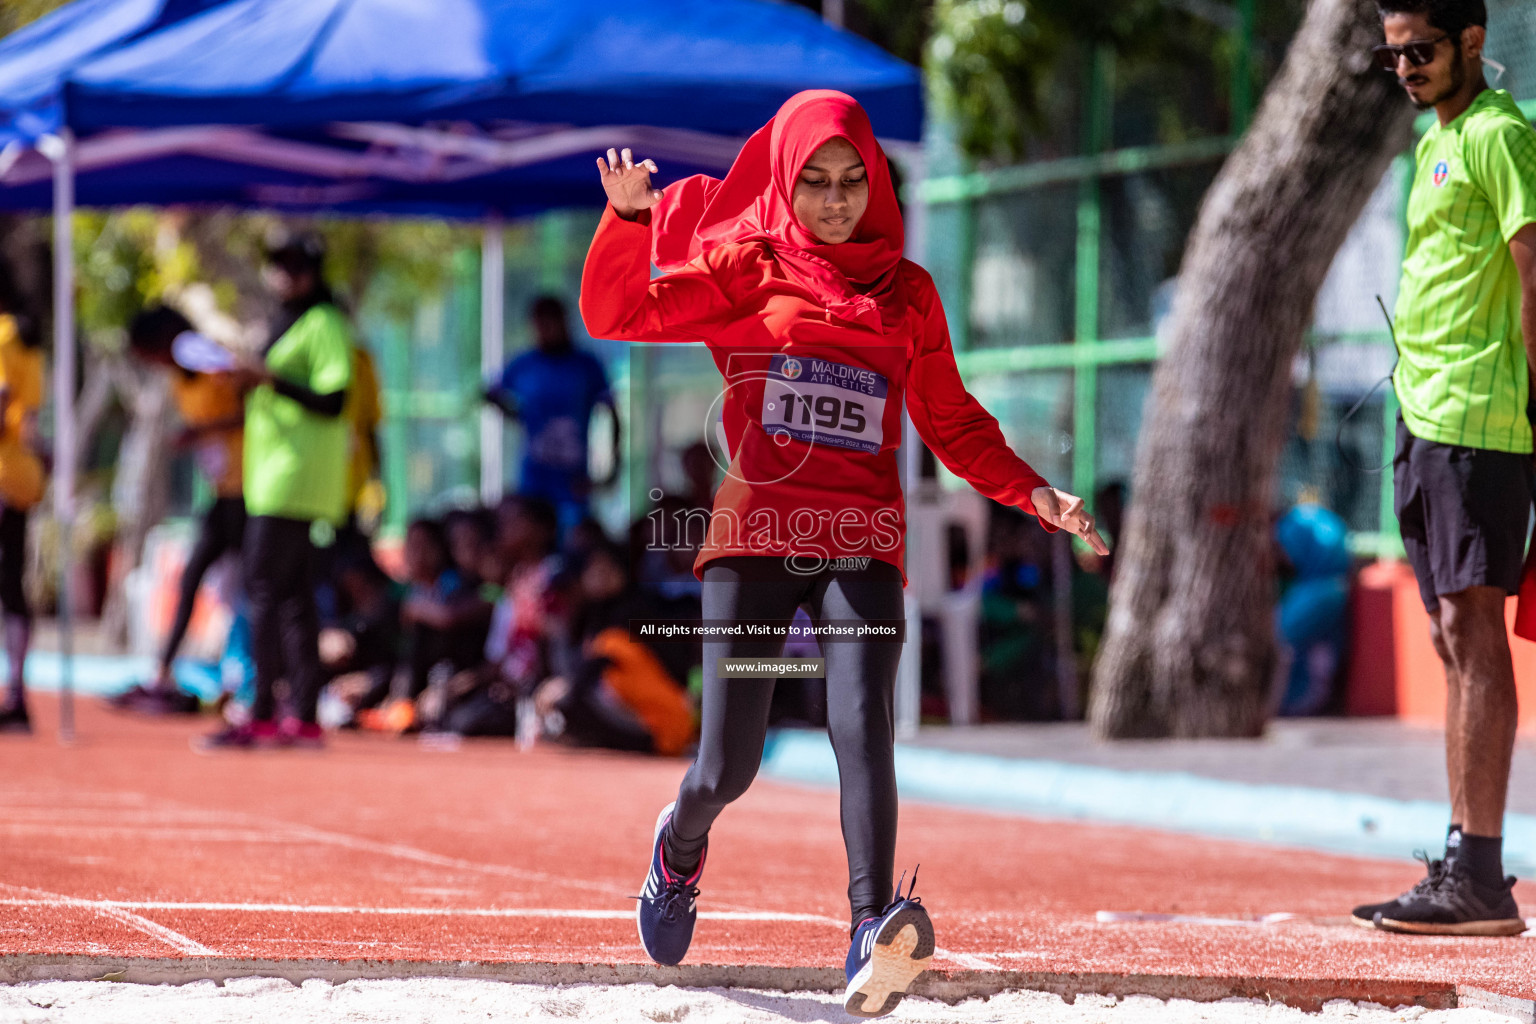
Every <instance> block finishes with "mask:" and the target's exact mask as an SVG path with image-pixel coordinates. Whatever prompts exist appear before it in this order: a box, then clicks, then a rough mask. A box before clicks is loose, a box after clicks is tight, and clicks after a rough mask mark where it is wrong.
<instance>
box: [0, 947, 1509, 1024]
mask: <svg viewBox="0 0 1536 1024" xmlns="http://www.w3.org/2000/svg"><path fill="white" fill-rule="evenodd" d="M253 977H259V978H282V979H284V980H287V981H290V982H293V983H294V984H300V983H302V982H304V981H308V980H311V979H318V980H323V981H328V982H331V983H340V982H345V981H354V980H359V979H375V980H376V979H401V978H454V979H473V980H481V981H501V982H508V983H513V984H538V985H642V984H648V985H657V986H667V985H675V986H678V987H683V988H737V989H759V990H766V991H779V992H838V991H841V990H842V988H843V973H842V971H840V970H838V969H836V968H829V967H768V966H753V965H747V966H740V965H727V964H686V965H682V966H678V967H658V966H654V965H649V964H579V963H535V962H487V961H469V960H361V959H359V960H325V959H307V960H278V959H265V958H241V957H195V956H193V957H163V958H152V957H111V956H95V955H77V954H31V953H28V954H16V955H11V956H0V983H3V984H17V983H22V982H37V981H115V982H124V983H129V984H141V985H184V984H187V983H189V982H194V981H213V982H216V983H219V984H223V983H224V982H225V981H228V980H231V979H235V978H253ZM1012 991H1038V992H1050V993H1052V994H1054V995H1058V996H1061V997H1062V998H1063V999H1065V1000H1066V1001H1067V1002H1072V1001H1073V1000H1074V999H1075V998H1076V997H1077V996H1079V995H1100V996H1113V997H1116V998H1124V997H1126V996H1133V995H1139V996H1152V997H1154V998H1157V999H1188V1000H1192V1001H1195V1002H1215V1001H1218V1000H1221V999H1228V998H1241V999H1262V1000H1266V1001H1269V1002H1277V1003H1283V1004H1285V1005H1287V1006H1293V1007H1295V1008H1297V1009H1299V1010H1305V1011H1308V1012H1315V1011H1317V1010H1319V1009H1321V1008H1322V1006H1323V1004H1325V1003H1327V1002H1330V1001H1332V1000H1335V999H1345V1000H1349V1001H1351V1002H1365V1003H1378V1004H1381V1005H1383V1006H1387V1007H1398V1006H1422V1007H1425V1008H1426V1009H1431V1010H1441V1009H1451V1008H1454V1007H1457V1006H1477V1007H1480V1008H1483V1009H1488V1010H1492V1011H1494V1012H1497V1013H1503V1014H1506V1015H1508V1016H1511V1017H1514V1018H1515V1019H1517V1020H1522V1021H1532V1022H1533V1024H1536V1003H1533V1002H1532V1001H1531V1000H1528V999H1515V998H1512V997H1508V996H1503V995H1499V994H1498V993H1493V992H1487V991H1485V990H1481V989H1474V988H1468V987H1464V986H1457V985H1455V984H1452V983H1449V982H1434V981H1414V980H1404V979H1359V978H1279V977H1276V978H1265V977H1219V976H1218V977H1201V976H1196V975H1176V974H1115V973H1109V972H1060V973H1058V972H1048V971H1007V970H997V971H983V970H947V971H946V970H935V971H929V972H928V973H926V974H924V975H923V976H922V977H920V978H919V979H918V980H917V983H916V985H914V987H913V990H912V994H913V995H917V996H924V997H927V998H930V999H939V1000H942V1001H944V1002H946V1003H950V1004H954V1003H958V1002H961V1001H962V1000H965V999H973V998H985V997H988V996H993V995H998V994H1000V993H1003V992H1012Z"/></svg>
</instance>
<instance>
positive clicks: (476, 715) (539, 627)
mask: <svg viewBox="0 0 1536 1024" xmlns="http://www.w3.org/2000/svg"><path fill="white" fill-rule="evenodd" d="M557 530H558V523H557V522H556V518H555V510H554V507H553V506H551V505H550V504H549V502H547V501H543V500H541V499H538V498H525V497H520V496H513V497H508V498H505V499H503V501H502V503H501V505H500V507H499V508H498V509H497V510H496V544H495V547H496V552H497V557H498V559H499V560H500V562H501V564H502V565H503V566H505V567H506V569H505V573H506V574H505V577H504V582H505V586H504V588H503V590H502V592H501V596H500V597H499V598H498V600H497V601H496V604H495V607H494V609H493V610H492V612H491V621H490V628H489V631H488V632H487V634H486V636H485V644H484V646H483V648H482V657H481V659H479V661H478V663H477V664H476V665H475V666H474V667H472V668H470V669H468V670H466V671H462V672H459V673H457V674H455V675H454V676H452V677H451V678H450V679H448V680H447V681H446V682H445V684H444V685H443V686H440V687H435V688H433V689H431V690H428V691H427V693H426V694H424V695H423V697H422V699H421V700H420V701H419V702H418V703H419V707H420V717H421V720H422V721H423V723H425V724H426V725H427V727H428V728H431V729H434V730H439V731H444V732H453V733H458V734H459V735H462V736H511V735H515V734H516V731H517V723H518V706H519V702H520V701H521V700H522V699H523V698H525V697H527V696H528V695H529V694H531V693H532V692H533V688H534V686H535V685H536V684H537V683H538V682H539V680H540V679H542V678H543V677H544V676H545V675H546V674H547V673H548V671H549V666H550V664H551V662H552V653H553V652H552V650H551V643H550V640H551V637H550V632H551V613H552V612H553V611H554V610H555V609H554V608H553V604H554V601H555V594H554V590H553V582H554V579H555V575H556V573H557V571H558V569H559V566H560V556H559V555H558V554H557V553H556V552H555V534H556V532H557Z"/></svg>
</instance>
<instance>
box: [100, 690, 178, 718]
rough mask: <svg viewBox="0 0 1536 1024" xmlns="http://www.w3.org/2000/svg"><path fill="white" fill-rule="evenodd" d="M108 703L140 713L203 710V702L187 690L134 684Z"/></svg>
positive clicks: (160, 713) (172, 713)
mask: <svg viewBox="0 0 1536 1024" xmlns="http://www.w3.org/2000/svg"><path fill="white" fill-rule="evenodd" d="M107 703H108V704H110V705H111V706H112V707H114V708H116V709H117V710H119V711H132V712H134V713H136V714H140V715H157V716H158V715H195V714H197V713H198V712H199V711H201V710H202V702H201V701H199V700H198V699H197V697H196V696H194V695H193V694H190V693H187V692H186V691H185V690H180V689H176V688H174V687H173V688H172V689H169V690H162V689H159V688H157V687H149V686H133V687H130V688H128V689H126V690H124V691H123V692H122V693H119V694H117V695H116V696H115V697H109V698H108V699H107Z"/></svg>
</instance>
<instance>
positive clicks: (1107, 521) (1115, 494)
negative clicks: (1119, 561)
mask: <svg viewBox="0 0 1536 1024" xmlns="http://www.w3.org/2000/svg"><path fill="white" fill-rule="evenodd" d="M1127 490H1128V488H1127V487H1126V486H1125V481H1123V480H1111V481H1110V482H1109V483H1106V484H1104V485H1103V486H1101V487H1100V488H1099V489H1098V490H1097V491H1095V492H1094V494H1093V515H1094V518H1096V519H1097V520H1098V521H1099V533H1100V534H1101V535H1102V536H1103V537H1104V539H1106V540H1108V541H1109V554H1107V555H1094V557H1095V558H1097V559H1099V567H1098V569H1097V570H1096V572H1097V573H1098V575H1100V576H1102V577H1104V579H1106V580H1112V579H1114V578H1115V553H1116V552H1117V551H1119V550H1120V542H1121V540H1122V535H1121V531H1122V529H1123V528H1124V526H1125V498H1126V491H1127ZM1090 553H1091V552H1090Z"/></svg>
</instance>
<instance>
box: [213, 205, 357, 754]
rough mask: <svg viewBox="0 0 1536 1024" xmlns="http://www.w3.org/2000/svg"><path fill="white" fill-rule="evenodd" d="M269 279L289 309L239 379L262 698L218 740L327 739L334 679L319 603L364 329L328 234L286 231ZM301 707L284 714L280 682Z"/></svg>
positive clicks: (250, 584)
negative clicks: (327, 687)
mask: <svg viewBox="0 0 1536 1024" xmlns="http://www.w3.org/2000/svg"><path fill="white" fill-rule="evenodd" d="M267 259H268V265H267V268H266V272H267V280H268V282H269V284H270V285H271V287H272V289H273V291H274V292H275V293H276V295H277V296H278V298H279V299H280V300H281V303H282V306H281V315H280V317H279V319H278V322H277V323H276V324H275V325H274V329H273V331H272V336H271V339H270V340H269V341H268V343H267V345H266V347H265V349H264V350H263V351H262V354H261V357H260V358H259V359H247V360H244V361H242V362H241V363H240V364H239V365H238V366H237V367H236V369H235V371H234V372H235V379H236V380H237V381H238V382H240V384H241V386H242V388H243V389H244V390H246V391H247V392H248V395H247V398H246V404H245V449H244V462H245V508H246V513H247V515H248V516H249V519H248V521H247V523H246V532H245V538H244V544H243V547H242V560H243V562H244V568H245V593H246V600H247V603H248V606H249V608H250V619H251V638H252V651H253V653H254V654H255V659H256V697H255V702H254V704H253V705H252V709H251V721H249V722H248V723H245V724H242V725H236V726H231V727H230V728H228V729H225V730H224V731H222V732H220V733H218V734H216V735H214V736H210V737H208V739H207V741H206V745H207V746H210V747H250V746H255V745H266V744H269V743H299V744H304V745H310V746H313V745H318V744H319V743H320V742H321V741H322V735H323V734H322V732H321V729H320V725H319V723H318V721H317V720H316V708H317V704H318V701H319V698H320V685H321V682H322V675H321V668H320V620H319V613H318V610H317V609H316V606H315V584H316V583H317V582H318V581H317V579H316V575H315V560H316V558H315V547H314V542H313V541H312V540H311V536H312V534H313V531H314V529H315V524H316V523H321V524H335V523H337V522H340V521H341V520H342V518H343V517H344V516H345V514H346V509H347V495H346V469H347V447H348V434H347V425H346V421H345V420H343V419H342V417H341V414H342V410H343V408H344V406H345V403H346V398H347V388H348V387H349V386H350V385H351V383H352V355H351V353H352V336H351V328H350V327H349V326H348V324H347V320H346V317H345V316H343V314H342V312H341V310H340V309H338V308H337V306H336V304H335V301H334V299H333V298H332V296H331V292H330V289H328V288H327V287H326V285H325V281H324V278H323V275H322V268H323V264H324V259H325V245H324V242H323V241H322V240H321V239H320V238H319V236H317V235H313V234H301V235H296V236H292V237H287V238H284V239H279V240H277V241H276V242H275V244H273V245H272V246H271V247H270V248H269V249H268V253H267ZM280 679H282V680H286V681H287V684H288V688H289V693H290V702H291V707H290V709H289V712H290V715H289V717H287V718H285V720H284V721H283V722H282V724H281V725H279V723H278V720H277V719H278V715H277V711H278V708H277V694H276V687H277V683H278V680H280Z"/></svg>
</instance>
